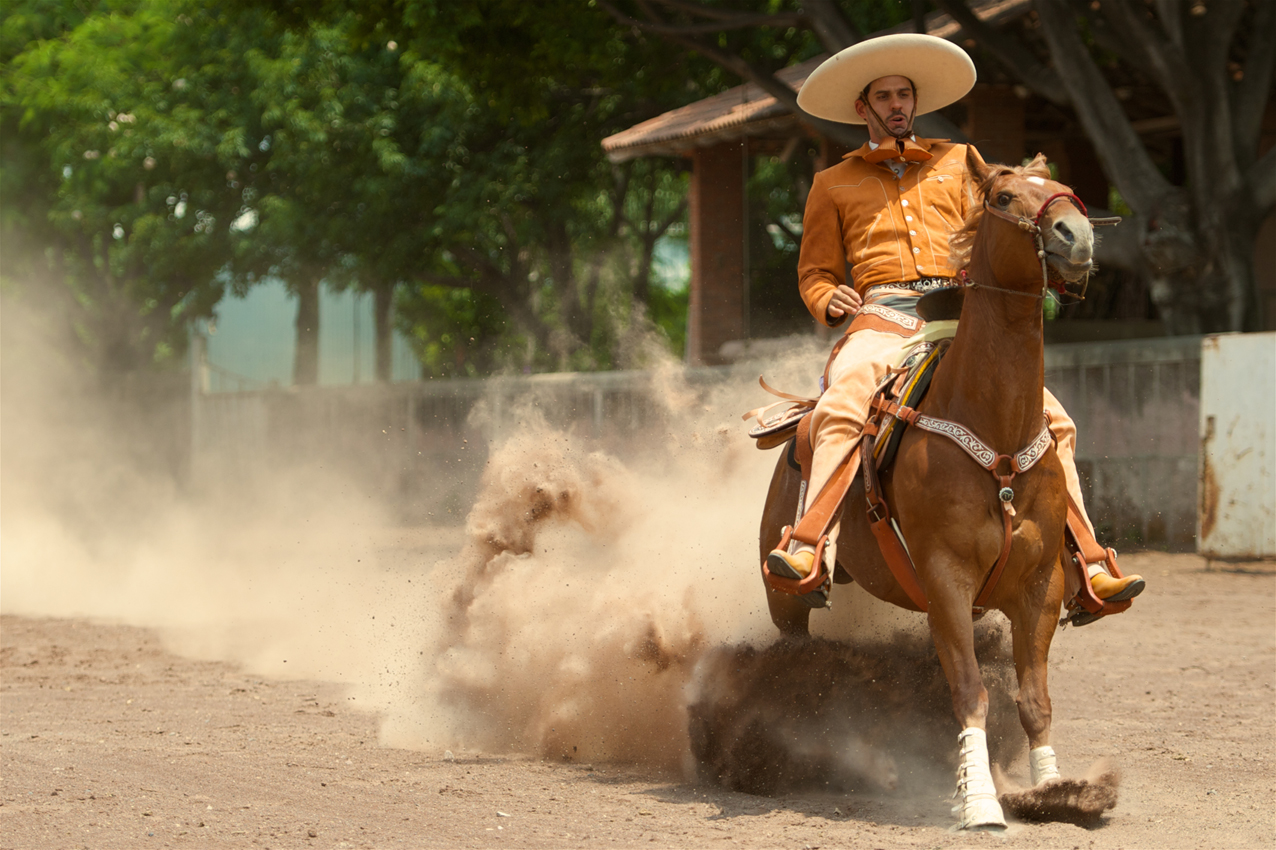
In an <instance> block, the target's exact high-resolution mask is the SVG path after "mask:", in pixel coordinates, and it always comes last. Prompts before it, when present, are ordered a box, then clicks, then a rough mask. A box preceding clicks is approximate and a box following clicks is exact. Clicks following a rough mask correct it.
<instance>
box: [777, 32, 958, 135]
mask: <svg viewBox="0 0 1276 850" xmlns="http://www.w3.org/2000/svg"><path fill="white" fill-rule="evenodd" d="M895 74H898V75H900V76H904V77H908V78H909V79H910V80H912V81H913V83H914V85H916V86H917V114H918V115H925V114H926V113H927V112H934V111H935V110H936V109H943V108H944V107H945V106H947V105H948V104H950V103H953V102H955V101H958V100H961V99H962V98H963V97H965V96H966V93H967V92H969V91H970V90H971V88H973V87H974V85H975V63H974V62H971V61H970V57H969V56H967V55H966V51H964V50H962V49H961V48H960V47H958V46H957V45H955V44H953V43H952V42H951V41H948V40H946V39H942V38H937V37H936V36H933V35H920V34H916V33H900V34H898V35H884V36H880V37H879V38H870V39H869V40H867V41H861V42H860V43H859V44H855V45H852V46H850V47H848V48H846V49H845V50H843V51H841V52H839V53H836V54H834V55H833V56H830V57H829V58H828V59H825V60H824V61H823V62H822V63H820V67H818V68H816V69H815V70H814V71H812V72H811V76H809V77H807V78H806V82H805V83H804V84H803V85H802V90H801V91H800V92H798V106H800V107H802V109H804V110H806V112H808V113H810V114H811V115H814V116H815V117H816V118H824V119H826V120H828V121H840V122H842V123H844V124H863V123H864V119H863V118H860V117H859V116H858V115H856V114H855V98H856V97H858V96H859V93H860V92H861V91H863V90H864V87H865V86H867V85H868V84H869V83H871V82H873V80H876V79H878V78H879V77H889V76H893V75H895Z"/></svg>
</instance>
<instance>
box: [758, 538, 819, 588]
mask: <svg viewBox="0 0 1276 850" xmlns="http://www.w3.org/2000/svg"><path fill="white" fill-rule="evenodd" d="M766 567H767V569H768V570H770V571H771V572H772V573H773V574H774V575H777V576H780V577H781V578H792V579H797V580H799V581H801V580H802V579H804V578H806V577H807V576H809V575H810V574H811V570H812V569H813V568H814V567H815V547H814V546H808V545H805V544H803V545H801V546H798V548H797V550H796V551H795V552H793V553H791V554H790V553H789V552H786V551H785V550H783V549H772V550H771V554H770V555H767V558H766Z"/></svg>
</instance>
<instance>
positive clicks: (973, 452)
mask: <svg viewBox="0 0 1276 850" xmlns="http://www.w3.org/2000/svg"><path fill="white" fill-rule="evenodd" d="M960 296H961V293H960V291H957V292H952V291H940V292H935V293H931V294H928V295H926V296H925V297H924V298H923V299H922V301H921V303H920V304H919V310H918V312H919V314H920V315H922V316H923V318H925V319H927V320H928V324H927V326H926V328H924V329H923V331H922V332H919V333H917V334H915V335H914V338H916V339H918V341H917V342H916V343H915V344H914V345H913V346H912V347H911V348H909V349H908V352H907V354H906V355H905V357H904V360H903V362H902V364H901V365H900V366H899V367H897V368H895V369H893V370H891V372H890V373H889V374H888V375H887V376H886V378H885V379H884V380H883V381H882V382H881V384H880V385H879V386H878V387H877V389H876V390H875V392H874V394H873V397H872V400H871V402H870V415H869V418H868V421H867V423H866V425H865V427H864V431H863V435H862V437H861V439H860V442H859V444H858V445H857V446H856V448H855V450H854V451H852V452H851V454H850V456H848V457H847V458H845V459H844V460H843V461H842V463H841V464H840V465H839V466H838V468H837V470H836V471H835V472H834V474H833V476H832V477H831V479H830V481H829V483H828V484H827V485H826V486H825V488H824V490H823V491H822V492H821V493H819V494H818V495H817V496H816V498H815V500H814V501H813V502H812V503H811V504H810V505H809V506H807V505H806V497H807V495H808V493H807V485H808V482H809V481H810V469H811V460H812V457H813V455H814V448H813V446H812V443H811V436H810V426H811V413H812V411H813V410H814V408H815V405H816V403H817V402H818V401H819V399H818V398H807V397H802V396H795V395H790V394H787V393H782V392H780V391H778V390H776V389H774V388H773V387H770V386H769V385H768V384H767V383H766V381H765V380H762V379H759V382H760V383H761V385H762V387H763V388H764V389H766V390H767V391H768V392H770V393H772V394H774V395H776V396H779V397H780V399H781V401H779V402H775V403H773V404H771V405H768V406H767V407H764V408H759V409H758V410H754V411H750V412H749V413H747V414H745V418H746V419H747V418H750V417H755V418H756V419H757V421H758V425H757V426H756V427H755V428H753V429H752V430H751V431H750V432H749V434H750V436H751V437H753V438H754V439H755V440H756V441H757V446H758V448H759V449H769V448H774V447H776V446H780V445H784V444H786V443H787V444H788V446H789V448H788V452H787V454H788V462H789V463H790V465H791V466H793V467H794V468H797V469H799V470H800V471H801V473H802V484H801V488H800V490H799V495H798V506H797V521H796V524H795V525H794V526H786V527H785V528H784V530H783V533H782V536H781V539H780V541H779V543H778V544H777V545H776V547H775V548H777V549H785V548H787V547H788V546H789V545H790V544H791V543H792V542H793V541H795V540H796V541H798V542H801V543H807V544H809V545H812V546H814V547H815V568H814V569H813V570H812V571H811V574H810V575H809V576H807V577H806V578H804V579H801V580H798V579H790V578H785V577H782V576H777V575H774V574H772V573H771V572H770V570H769V569H768V568H767V565H766V562H765V560H764V561H763V564H762V573H763V577H764V579H765V580H766V582H767V583H768V584H769V585H770V586H771V587H773V588H774V589H776V590H778V591H780V592H783V593H790V594H795V595H799V596H808V594H813V593H821V592H822V595H823V599H824V602H825V604H826V605H827V599H828V591H829V589H830V587H831V584H832V583H833V580H834V576H833V574H831V573H830V572H829V567H828V563H829V562H833V563H836V554H835V551H834V552H833V553H832V555H833V556H832V557H830V558H826V549H828V548H829V547H831V546H835V543H831V542H830V540H829V532H830V528H831V526H832V525H833V522H834V520H835V518H836V517H837V516H839V515H840V512H841V508H842V502H843V501H844V499H845V497H846V494H847V492H849V490H850V488H851V485H852V483H853V482H854V480H855V477H856V475H857V474H863V476H864V491H865V497H866V501H867V504H866V506H865V508H866V510H867V513H868V519H869V527H870V529H871V530H872V532H873V536H874V538H875V539H876V540H877V543H878V547H879V548H880V549H881V552H882V556H883V557H884V558H885V560H886V563H887V565H888V567H889V568H890V570H891V573H892V574H893V575H894V577H895V579H896V581H897V582H898V583H899V585H900V587H901V588H902V589H903V590H904V592H905V593H906V594H907V595H908V597H909V599H910V600H911V601H912V602H913V604H914V605H915V606H916V607H917V608H918V610H920V611H923V612H924V611H926V610H927V609H928V603H927V599H926V594H925V591H924V589H923V588H922V586H921V583H920V582H919V581H918V578H917V571H916V569H915V567H914V565H913V562H912V558H911V557H910V556H909V554H908V547H907V544H906V543H905V541H904V538H903V533H902V531H901V530H900V528H899V524H898V523H897V522H895V520H894V519H893V518H892V517H891V515H890V508H889V506H888V505H887V502H886V499H885V495H884V493H883V491H882V486H881V481H880V477H881V475H882V473H884V472H885V471H886V470H887V469H889V467H890V465H891V464H892V462H893V461H894V459H895V455H896V453H897V451H898V449H899V445H900V441H901V440H902V439H903V436H904V433H905V430H906V429H907V428H908V427H909V426H910V425H911V426H916V427H921V428H923V429H925V430H927V431H930V432H932V433H937V434H942V435H943V436H945V437H948V438H949V439H952V440H953V441H954V442H956V443H957V444H958V445H959V446H961V448H963V449H964V450H965V451H966V452H967V454H969V455H970V456H971V458H972V459H973V460H974V461H975V462H976V463H978V464H979V465H980V466H982V467H983V468H984V469H986V470H987V471H988V472H990V473H991V474H992V475H993V477H994V478H995V479H996V480H997V483H998V484H999V485H1000V489H999V490H998V496H999V498H1000V501H1001V504H1002V508H1003V511H1002V516H1003V532H1004V533H1003V545H1002V550H1001V552H1000V554H999V556H998V558H997V561H996V563H994V564H993V566H992V568H991V569H990V570H989V572H988V574H987V576H986V578H985V579H984V583H983V586H982V587H981V589H980V591H979V593H978V594H977V595H976V598H975V601H974V605H973V610H972V614H973V615H974V616H975V617H976V618H978V617H980V616H982V615H983V614H984V613H985V610H986V608H985V605H986V603H987V601H988V599H989V598H990V597H991V596H992V592H993V589H994V588H995V587H996V585H997V582H998V580H999V579H1000V577H1001V573H1002V570H1003V569H1004V568H1005V565H1006V562H1007V561H1008V559H1009V555H1010V548H1011V542H1012V533H1013V527H1012V519H1013V517H1014V516H1015V509H1014V505H1013V500H1014V489H1013V487H1012V486H1011V485H1012V482H1013V480H1014V478H1015V476H1016V475H1018V474H1019V473H1022V472H1026V471H1027V470H1029V469H1031V468H1032V466H1034V465H1035V464H1036V462H1037V461H1038V460H1040V459H1041V458H1042V457H1043V456H1044V455H1045V453H1046V450H1047V449H1048V448H1049V447H1050V445H1051V444H1052V442H1053V437H1052V436H1051V434H1050V430H1049V421H1048V417H1046V416H1044V415H1043V419H1044V420H1045V421H1044V423H1043V427H1042V429H1041V432H1040V433H1039V434H1038V436H1037V437H1036V439H1034V440H1033V441H1032V442H1031V443H1030V444H1029V445H1028V446H1027V447H1025V448H1024V449H1022V450H1020V451H1019V452H1016V453H1015V454H1014V455H998V454H997V453H996V452H995V451H993V450H992V449H991V448H989V447H988V446H986V445H985V444H984V443H983V442H982V441H981V440H980V439H979V438H978V437H977V436H976V435H974V434H973V433H971V432H970V431H969V430H968V429H966V428H965V427H964V426H962V425H960V424H959V423H956V422H951V421H948V420H944V419H939V418H937V417H931V416H925V415H923V414H920V413H919V412H918V410H917V408H918V406H919V405H920V404H921V401H922V399H923V398H925V396H926V392H927V390H928V389H929V388H930V383H931V378H932V377H933V375H934V372H935V368H936V367H937V366H938V365H939V362H940V360H941V359H942V358H943V356H944V354H945V353H946V352H947V350H948V347H949V345H950V344H951V338H952V336H953V334H954V333H955V331H956V321H955V318H956V316H957V315H958V314H959V313H960V308H961V297H960ZM846 339H847V337H846V336H844V337H843V338H842V340H839V343H838V345H836V346H835V347H834V348H833V351H832V352H831V353H830V354H829V358H828V363H827V365H826V366H825V369H824V375H823V377H822V378H821V381H820V389H821V392H823V390H824V389H825V388H826V387H827V386H828V374H829V368H830V367H831V366H832V363H833V360H834V359H835V358H836V357H837V355H838V352H839V351H840V350H841V346H842V344H843V343H844V341H845V340H846ZM786 404H787V405H788V406H787V407H786V408H784V409H783V410H780V411H778V412H773V411H775V409H776V408H777V407H782V406H783V405H786ZM1065 546H1066V547H1067V551H1068V557H1067V558H1066V559H1065V560H1066V565H1067V567H1068V571H1069V573H1070V575H1069V576H1068V579H1069V581H1068V584H1069V586H1072V585H1076V586H1077V592H1076V593H1075V595H1073V594H1069V597H1070V601H1069V603H1068V606H1067V608H1068V611H1067V615H1066V616H1065V617H1064V618H1063V620H1061V621H1060V622H1061V623H1065V622H1071V623H1073V624H1074V625H1085V624H1087V623H1091V622H1094V621H1096V620H1097V619H1099V618H1100V617H1103V616H1106V615H1108V614H1115V613H1119V612H1121V611H1124V610H1126V609H1127V608H1129V607H1130V604H1131V603H1130V601H1129V600H1124V601H1120V602H1105V601H1103V600H1100V599H1099V598H1098V597H1097V596H1095V594H1094V591H1093V589H1092V588H1091V587H1090V581H1089V576H1088V575H1087V572H1086V564H1087V563H1103V564H1104V565H1105V566H1106V568H1107V569H1108V571H1109V573H1110V574H1111V575H1112V576H1113V577H1114V578H1118V579H1119V578H1121V577H1122V575H1121V572H1120V570H1119V569H1118V568H1117V565H1116V552H1114V551H1113V550H1112V549H1103V548H1102V547H1100V546H1099V545H1098V544H1097V543H1096V542H1095V541H1094V538H1093V536H1092V535H1091V534H1090V533H1089V530H1088V529H1087V528H1086V525H1085V522H1084V520H1082V518H1081V513H1080V510H1079V509H1078V507H1077V506H1076V505H1075V504H1074V503H1073V501H1072V498H1071V496H1069V497H1068V517H1067V524H1066V529H1065ZM836 573H837V580H838V583H845V582H847V581H850V577H849V576H848V575H846V574H845V573H844V572H843V571H842V570H841V569H840V567H839V568H838V569H837V570H836ZM808 598H811V597H810V596H808Z"/></svg>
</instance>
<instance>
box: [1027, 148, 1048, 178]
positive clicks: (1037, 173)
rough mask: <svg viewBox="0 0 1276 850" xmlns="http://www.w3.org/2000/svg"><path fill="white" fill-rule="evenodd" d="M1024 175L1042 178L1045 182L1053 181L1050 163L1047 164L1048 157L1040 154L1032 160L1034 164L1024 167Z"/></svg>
mask: <svg viewBox="0 0 1276 850" xmlns="http://www.w3.org/2000/svg"><path fill="white" fill-rule="evenodd" d="M1023 173H1024V174H1026V175H1028V176H1030V177H1041V178H1043V179H1045V180H1050V179H1052V178H1051V177H1050V163H1048V162H1046V155H1045V154H1043V153H1039V154H1037V155H1036V156H1034V157H1033V158H1032V162H1030V163H1028V164H1027V165H1025V166H1024V167H1023Z"/></svg>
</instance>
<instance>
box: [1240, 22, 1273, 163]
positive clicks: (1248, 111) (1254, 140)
mask: <svg viewBox="0 0 1276 850" xmlns="http://www.w3.org/2000/svg"><path fill="white" fill-rule="evenodd" d="M1255 6H1256V9H1255V12H1254V21H1253V25H1252V26H1251V27H1250V34H1249V56H1248V57H1246V59H1245V68H1244V72H1245V76H1243V77H1242V78H1241V81H1240V83H1239V84H1238V85H1237V86H1236V88H1235V98H1234V100H1233V103H1235V107H1234V108H1233V109H1232V122H1233V124H1234V126H1235V135H1234V136H1233V139H1234V140H1235V143H1236V151H1237V160H1238V161H1239V162H1242V163H1244V162H1247V161H1248V160H1249V157H1251V156H1253V155H1254V152H1255V151H1257V150H1258V140H1259V136H1260V135H1261V134H1262V127H1263V112H1264V111H1265V107H1266V106H1267V101H1268V99H1269V98H1270V97H1271V90H1272V72H1273V67H1274V66H1276V3H1271V2H1266V3H1265V2H1259V3H1256V4H1255Z"/></svg>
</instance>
